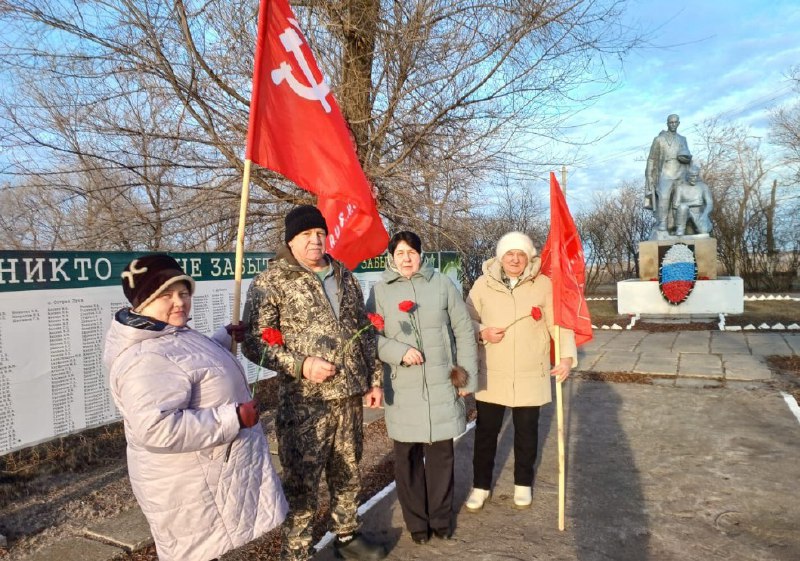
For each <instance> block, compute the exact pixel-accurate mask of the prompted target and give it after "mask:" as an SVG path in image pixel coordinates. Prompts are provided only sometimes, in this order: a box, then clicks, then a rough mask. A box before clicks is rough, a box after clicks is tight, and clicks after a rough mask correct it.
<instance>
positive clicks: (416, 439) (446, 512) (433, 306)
mask: <svg viewBox="0 0 800 561" xmlns="http://www.w3.org/2000/svg"><path fill="white" fill-rule="evenodd" d="M367 308H368V309H369V310H370V311H371V312H375V313H378V314H380V315H381V316H382V317H383V318H384V330H383V333H382V334H380V335H379V337H378V357H379V358H380V359H381V361H383V364H384V369H383V374H384V375H383V391H384V401H385V407H386V428H387V430H388V433H389V437H390V438H392V439H393V440H394V456H395V461H394V466H395V480H396V482H397V497H398V500H399V501H400V506H401V507H402V510H403V518H404V520H405V523H406V527H407V528H408V530H409V532H411V537H412V539H413V540H414V541H415V542H416V543H425V542H427V541H428V539H429V537H430V535H431V532H432V533H433V535H434V536H436V537H437V538H441V539H449V538H450V537H451V532H452V529H451V528H452V510H453V486H454V480H453V459H454V454H453V439H454V438H455V437H457V436H458V435H460V434H461V433H463V432H464V430H465V429H466V416H465V407H464V397H465V396H467V395H469V394H470V393H473V392H474V391H475V390H476V388H477V368H478V359H477V344H476V339H475V331H474V329H473V326H472V320H471V318H470V316H469V313H468V312H467V308H466V305H465V304H464V300H463V298H462V297H461V294H460V292H459V290H458V289H457V288H456V286H455V285H454V284H453V282H452V281H451V280H450V279H449V278H447V277H446V276H444V275H442V274H440V273H437V272H436V271H434V270H433V268H432V267H431V266H430V265H429V264H427V263H424V262H423V259H422V242H421V241H420V238H419V236H417V234H415V233H414V232H409V231H404V232H398V233H397V234H395V235H394V236H393V237H392V239H391V240H390V242H389V255H388V257H387V266H386V271H384V273H383V279H382V281H381V282H380V283H378V284H376V285H375V286H374V287H373V288H372V290H371V292H370V296H369V300H368V302H367ZM457 386H460V387H457Z"/></svg>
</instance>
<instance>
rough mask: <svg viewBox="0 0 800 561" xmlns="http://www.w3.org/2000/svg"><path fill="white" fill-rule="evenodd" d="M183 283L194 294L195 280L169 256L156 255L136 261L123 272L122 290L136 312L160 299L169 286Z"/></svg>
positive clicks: (129, 264)
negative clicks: (160, 295) (159, 296)
mask: <svg viewBox="0 0 800 561" xmlns="http://www.w3.org/2000/svg"><path fill="white" fill-rule="evenodd" d="M180 281H183V282H185V283H186V284H187V285H189V292H191V293H192V294H194V279H192V277H190V276H189V275H187V274H186V273H184V272H183V269H181V266H180V265H178V262H177V261H175V259H173V258H172V257H170V256H169V255H166V254H164V253H155V254H153V255H145V256H144V257H140V258H138V259H134V260H133V261H131V262H130V263H128V265H127V266H126V267H125V270H124V271H123V272H122V290H123V292H125V297H126V298H127V299H128V300H129V301H130V303H131V306H132V307H133V309H134V310H135V311H138V310H141V309H142V308H144V307H145V306H147V305H148V304H149V303H150V302H152V301H153V300H155V299H156V298H158V295H159V294H161V293H162V292H164V291H165V290H166V289H167V287H168V286H170V285H172V284H175V283H176V282H180Z"/></svg>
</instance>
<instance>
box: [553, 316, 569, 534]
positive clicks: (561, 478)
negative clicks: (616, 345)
mask: <svg viewBox="0 0 800 561" xmlns="http://www.w3.org/2000/svg"><path fill="white" fill-rule="evenodd" d="M555 332H556V336H555V341H554V346H555V351H556V352H555V355H556V364H559V363H560V362H561V327H560V326H558V325H556V326H555ZM562 384H563V382H559V381H556V417H557V419H558V529H559V530H561V531H562V532H563V531H564V503H565V501H564V495H565V489H564V487H565V486H566V477H565V471H564V463H565V460H564V398H563V395H562V392H561V386H562Z"/></svg>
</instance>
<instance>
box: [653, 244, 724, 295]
mask: <svg viewBox="0 0 800 561" xmlns="http://www.w3.org/2000/svg"><path fill="white" fill-rule="evenodd" d="M676 243H684V244H686V245H688V246H689V247H692V248H693V249H694V258H695V261H697V278H698V279H704V280H705V279H708V280H714V279H716V278H717V240H715V239H714V238H708V237H702V238H700V237H698V238H696V237H692V236H684V237H680V238H675V237H673V238H672V239H669V240H651V241H645V242H639V278H640V279H641V280H643V281H651V280H652V279H658V262H659V251H661V252H665V251H666V250H667V249H669V248H670V247H672V246H673V245H675V244H676ZM656 288H658V286H656ZM659 298H661V295H660V294H659Z"/></svg>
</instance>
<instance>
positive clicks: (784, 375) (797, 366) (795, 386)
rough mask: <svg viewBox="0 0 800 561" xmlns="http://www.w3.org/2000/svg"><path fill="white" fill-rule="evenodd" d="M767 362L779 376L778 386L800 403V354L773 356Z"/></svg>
mask: <svg viewBox="0 0 800 561" xmlns="http://www.w3.org/2000/svg"><path fill="white" fill-rule="evenodd" d="M767 363H768V364H769V366H770V367H771V368H772V370H773V371H774V372H775V373H776V375H777V377H778V381H777V386H778V389H781V390H783V391H785V392H787V393H789V394H791V395H792V396H793V397H794V399H795V401H797V402H798V403H800V356H798V355H793V356H772V357H768V358H767Z"/></svg>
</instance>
